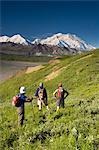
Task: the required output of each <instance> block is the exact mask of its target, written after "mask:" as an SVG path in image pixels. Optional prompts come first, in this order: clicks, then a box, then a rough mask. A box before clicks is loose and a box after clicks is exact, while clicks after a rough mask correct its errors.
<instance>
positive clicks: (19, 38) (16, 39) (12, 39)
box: [0, 34, 28, 45]
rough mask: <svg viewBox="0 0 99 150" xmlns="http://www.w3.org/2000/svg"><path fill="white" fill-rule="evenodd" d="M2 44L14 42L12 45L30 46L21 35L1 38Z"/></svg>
mask: <svg viewBox="0 0 99 150" xmlns="http://www.w3.org/2000/svg"><path fill="white" fill-rule="evenodd" d="M0 42H2V43H3V42H12V43H16V44H22V45H28V41H27V40H26V39H25V38H23V37H22V36H21V35H19V34H17V35H14V36H12V37H8V36H1V37H0Z"/></svg>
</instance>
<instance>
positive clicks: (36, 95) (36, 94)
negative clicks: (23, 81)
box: [34, 88, 39, 98]
mask: <svg viewBox="0 0 99 150" xmlns="http://www.w3.org/2000/svg"><path fill="white" fill-rule="evenodd" d="M38 91H39V88H38V89H37V90H36V92H35V94H34V96H35V97H36V98H38V97H39V96H38Z"/></svg>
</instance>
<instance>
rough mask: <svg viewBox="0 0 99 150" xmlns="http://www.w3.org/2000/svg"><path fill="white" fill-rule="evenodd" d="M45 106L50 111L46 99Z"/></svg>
mask: <svg viewBox="0 0 99 150" xmlns="http://www.w3.org/2000/svg"><path fill="white" fill-rule="evenodd" d="M44 104H45V106H46V109H47V110H49V107H48V103H47V100H46V99H44Z"/></svg>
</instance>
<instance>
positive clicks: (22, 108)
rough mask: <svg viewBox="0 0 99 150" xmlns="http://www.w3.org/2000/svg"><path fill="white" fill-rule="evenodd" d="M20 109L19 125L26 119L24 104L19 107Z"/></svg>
mask: <svg viewBox="0 0 99 150" xmlns="http://www.w3.org/2000/svg"><path fill="white" fill-rule="evenodd" d="M17 111H18V125H23V121H24V105H22V106H20V107H18V108H17Z"/></svg>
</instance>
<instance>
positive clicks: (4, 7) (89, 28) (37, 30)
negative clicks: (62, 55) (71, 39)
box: [0, 1, 99, 47]
mask: <svg viewBox="0 0 99 150" xmlns="http://www.w3.org/2000/svg"><path fill="white" fill-rule="evenodd" d="M0 30H1V35H8V36H12V35H14V34H18V33H19V34H21V35H22V36H24V37H25V38H28V39H29V40H33V39H34V38H41V37H46V36H50V35H52V34H55V33H58V32H61V33H73V34H76V35H77V36H79V37H81V38H82V39H83V40H85V41H86V42H88V43H90V44H92V45H93V46H96V47H99V1H2V2H1V25H0Z"/></svg>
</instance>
